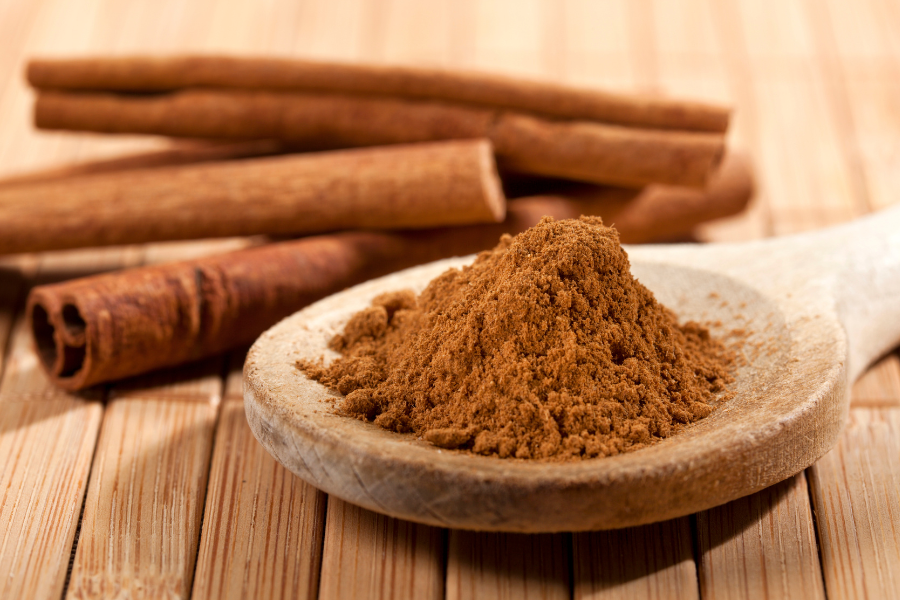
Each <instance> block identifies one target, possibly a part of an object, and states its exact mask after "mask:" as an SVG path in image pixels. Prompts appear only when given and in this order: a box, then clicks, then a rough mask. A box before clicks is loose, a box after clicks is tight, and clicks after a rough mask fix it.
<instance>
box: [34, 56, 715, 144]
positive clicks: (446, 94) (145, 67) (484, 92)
mask: <svg viewBox="0 0 900 600" xmlns="http://www.w3.org/2000/svg"><path fill="white" fill-rule="evenodd" d="M27 78H28V81H29V83H31V85H33V86H34V87H36V88H39V89H59V90H62V89H68V90H106V91H127V92H149V91H171V90H176V89H181V88H189V87H209V88H238V89H240V88H243V89H257V90H278V91H319V92H343V93H353V94H371V95H390V96H398V97H406V98H415V99H430V100H447V101H454V102H465V103H469V104H473V105H481V106H487V107H492V108H504V109H512V110H517V111H523V112H531V113H535V114H539V115H544V116H549V117H556V118H564V119H581V120H593V121H601V122H606V123H613V124H619V125H627V126H634V127H647V128H652V129H680V130H685V131H708V132H718V133H722V132H724V131H725V130H726V129H727V127H728V110H727V109H725V108H723V107H720V106H714V105H711V104H706V103H702V102H688V101H676V100H669V99H665V98H659V97H649V96H640V95H626V94H613V93H608V92H603V91H599V90H589V89H582V88H576V87H570V86H563V85H557V84H551V83H543V82H537V81H528V80H523V79H515V78H511V77H504V76H502V75H494V74H486V73H473V72H453V71H441V70H435V69H421V68H410V67H397V66H378V65H354V64H346V63H326V62H314V61H304V60H289V59H277V58H237V57H230V56H172V57H138V56H135V57H122V58H80V59H62V60H60V59H57V60H48V59H44V60H32V61H30V62H29V63H28V67H27Z"/></svg>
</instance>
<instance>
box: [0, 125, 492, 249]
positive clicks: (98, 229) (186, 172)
mask: <svg viewBox="0 0 900 600" xmlns="http://www.w3.org/2000/svg"><path fill="white" fill-rule="evenodd" d="M504 210H505V201H504V197H503V192H502V189H501V187H500V180H499V177H498V175H497V173H496V168H495V165H494V159H493V153H492V151H491V146H490V143H489V142H487V141H485V140H461V141H450V142H432V143H426V144H411V145H397V146H390V147H379V148H367V149H356V150H342V151H333V152H322V153H312V154H293V155H285V156H275V157H265V158H253V159H245V160H240V161H218V162H211V163H205V164H192V165H181V166H173V167H158V168H155V169H149V170H148V169H145V170H130V171H129V170H126V171H122V172H118V173H105V174H98V175H87V176H81V177H75V178H70V179H67V180H63V181H51V182H48V183H41V184H31V185H27V186H26V185H18V186H13V187H10V188H0V254H5V253H13V252H33V251H42V250H58V249H65V248H80V247H86V246H103V245H113V244H124V243H129V244H131V243H142V242H154V241H163V240H184V239H197V238H212V237H230V236H241V235H253V234H262V233H267V234H305V233H315V232H323V231H335V230H338V229H423V228H429V227H436V226H443V225H464V224H471V223H483V222H492V221H494V222H496V221H501V220H503V215H504Z"/></svg>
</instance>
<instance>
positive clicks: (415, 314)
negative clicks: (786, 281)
mask: <svg viewBox="0 0 900 600" xmlns="http://www.w3.org/2000/svg"><path fill="white" fill-rule="evenodd" d="M331 347H332V348H333V349H335V350H336V351H338V352H340V353H341V355H342V356H341V357H340V358H338V359H336V360H334V361H333V362H332V363H331V364H330V365H329V366H327V367H324V366H323V365H322V364H321V363H320V364H313V363H310V362H302V363H298V366H299V367H300V368H301V369H302V370H303V371H304V372H305V373H307V374H308V375H310V376H311V377H313V378H315V379H317V380H318V381H320V382H322V383H323V384H325V385H326V386H327V387H329V388H331V389H334V390H337V391H339V392H340V393H341V394H344V398H343V400H342V401H341V402H340V403H339V405H338V407H337V409H338V412H339V413H342V414H345V415H348V416H354V417H358V418H360V419H365V420H369V421H374V422H375V424H377V425H379V426H381V427H384V428H385V429H389V430H392V431H397V432H414V433H416V434H418V435H420V436H422V437H423V438H424V439H426V440H428V441H429V442H431V443H432V444H434V445H436V446H439V447H442V448H459V449H466V450H469V451H471V452H474V453H477V454H484V455H494V456H500V457H503V458H506V457H516V458H523V459H527V458H536V459H552V460H569V459H579V458H590V457H597V456H610V455H614V454H618V453H621V452H626V451H630V450H636V449H638V448H642V447H644V446H646V445H648V444H650V443H652V442H654V441H656V440H659V439H661V438H665V437H668V436H670V435H672V434H673V433H675V432H676V431H678V429H679V427H681V426H683V425H685V424H688V423H692V422H694V421H696V420H698V419H702V418H703V417H705V416H707V415H709V414H710V412H711V411H712V410H713V406H714V403H715V400H716V397H717V394H719V393H720V392H723V391H724V390H725V386H726V384H727V383H729V382H730V381H731V377H730V376H729V374H728V369H729V365H730V364H731V362H732V361H733V354H732V353H731V352H730V351H729V350H728V349H727V348H726V347H725V346H724V345H723V344H722V343H720V342H718V341H717V340H715V339H713V338H711V337H710V334H709V332H708V331H707V330H706V329H705V328H703V327H702V326H700V325H698V324H697V323H692V322H691V323H686V324H684V325H679V324H678V322H677V319H676V317H675V315H674V314H673V313H672V312H671V311H670V310H668V309H667V308H665V307H664V306H662V305H661V304H659V303H658V302H657V301H656V300H655V298H654V297H653V294H652V293H651V292H650V291H649V290H647V288H645V287H644V286H643V285H641V284H640V283H639V282H638V281H636V280H635V279H634V277H632V275H631V272H630V266H629V262H628V256H627V254H626V253H625V251H624V250H623V249H622V248H621V246H620V245H619V239H618V234H617V233H616V231H615V230H614V229H612V228H609V227H605V226H604V225H603V223H602V221H601V220H600V219H599V218H597V217H581V218H580V219H577V220H574V219H573V220H565V221H554V220H553V219H552V218H549V217H545V218H544V219H543V220H542V221H541V222H540V224H538V225H537V226H536V227H534V228H532V229H530V230H528V231H526V232H524V233H522V234H520V235H518V236H516V237H510V236H504V237H503V238H502V239H501V240H500V243H499V245H498V246H497V247H496V248H494V249H493V250H491V251H488V252H483V253H482V254H481V255H479V256H478V258H477V259H476V260H475V262H474V263H473V264H472V265H471V266H469V267H463V268H462V269H451V270H449V271H447V272H445V273H444V274H442V275H441V276H439V277H437V278H436V279H435V280H433V281H432V282H431V283H430V284H429V285H428V287H427V288H426V289H425V290H424V291H423V292H422V294H421V295H419V296H418V297H416V296H415V294H414V293H413V292H411V291H408V290H407V291H401V292H392V293H388V294H383V295H381V296H379V297H377V298H375V300H374V301H373V302H372V306H371V307H369V308H367V309H365V310H363V311H361V312H359V313H357V314H356V315H354V316H353V317H352V318H351V319H350V321H349V322H348V323H347V325H346V327H345V329H344V332H343V333H342V334H340V335H338V336H336V337H335V338H334V339H333V340H332V341H331Z"/></svg>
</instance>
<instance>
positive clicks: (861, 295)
mask: <svg viewBox="0 0 900 600" xmlns="http://www.w3.org/2000/svg"><path fill="white" fill-rule="evenodd" d="M809 241H810V242H812V244H811V245H810V247H808V248H807V249H806V250H807V251H808V252H813V253H821V254H819V256H809V257H808V258H809V259H811V260H812V261H814V262H818V263H819V264H820V265H821V266H823V267H826V268H828V267H830V268H831V269H832V273H833V277H831V278H830V281H831V286H832V294H833V297H834V300H835V303H836V307H837V311H838V316H839V317H840V320H841V322H842V323H843V325H844V327H845V329H846V331H847V337H848V343H849V350H850V352H849V365H848V375H849V381H855V380H856V378H857V377H858V376H859V375H861V374H862V372H863V371H864V370H865V368H866V367H867V366H868V365H869V364H871V363H872V362H873V361H874V360H876V359H877V358H879V357H880V356H881V355H883V354H884V353H886V352H887V351H888V350H890V349H891V348H894V347H895V346H897V345H898V344H900V206H896V207H892V208H889V209H886V210H882V211H879V212H876V213H873V214H871V215H868V216H866V217H863V218H861V219H858V220H856V221H853V222H851V223H847V224H846V225H841V226H838V227H834V228H831V229H826V230H822V231H818V232H815V233H813V234H810V240H809ZM823 262H824V263H825V264H824V265H823V264H822V263H823Z"/></svg>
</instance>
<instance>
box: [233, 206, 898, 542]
mask: <svg viewBox="0 0 900 600" xmlns="http://www.w3.org/2000/svg"><path fill="white" fill-rule="evenodd" d="M628 253H629V256H630V257H631V261H632V270H633V272H634V274H635V275H636V276H637V277H638V278H639V279H640V280H641V281H642V282H643V283H644V284H645V285H647V287H649V288H650V289H651V290H652V291H653V292H654V293H655V294H656V296H657V298H658V299H659V300H660V301H661V302H662V303H663V304H665V305H666V306H669V307H670V308H672V309H673V310H675V312H676V313H677V314H678V315H679V316H680V317H681V318H682V319H684V320H688V319H694V320H700V321H705V322H707V323H715V325H713V326H712V330H713V332H714V334H716V335H719V336H725V335H728V334H729V332H731V331H733V330H736V329H738V330H744V331H745V332H747V333H749V338H748V339H747V343H746V344H745V346H744V351H745V353H746V355H747V358H748V364H746V365H745V366H743V367H741V368H740V369H739V370H738V371H737V373H736V378H737V381H736V383H735V384H734V385H733V386H732V390H733V391H734V392H736V394H735V396H734V398H732V399H730V400H727V401H725V402H724V403H723V404H722V405H721V406H720V407H719V408H718V409H717V410H716V411H714V412H713V413H712V414H711V415H710V416H709V417H707V418H706V419H703V420H701V421H699V422H697V423H695V424H693V425H692V426H689V427H687V428H685V429H684V430H683V431H681V432H679V433H678V434H676V435H674V436H672V437H670V438H668V439H666V440H663V441H661V442H659V443H657V444H655V445H653V446H650V447H649V448H645V449H642V450H638V451H635V452H630V453H626V454H623V455H619V456H614V457H609V458H597V459H590V460H583V461H577V462H570V463H549V462H537V461H534V462H530V461H525V460H514V459H499V458H488V457H483V456H474V455H470V454H465V453H462V452H457V451H448V450H441V449H438V448H436V447H434V446H431V445H430V444H428V443H426V442H424V441H422V440H417V439H415V437H414V436H412V435H401V434H396V433H390V432H387V431H384V430H382V429H380V428H378V427H376V426H375V425H372V424H369V423H364V422H361V421H358V420H355V419H351V418H346V417H341V416H337V415H335V414H333V400H334V399H335V398H336V397H337V394H335V393H334V392H330V391H328V390H326V389H325V388H324V387H323V386H322V385H320V384H318V383H315V382H313V381H311V380H309V379H307V378H306V377H305V376H304V375H303V374H302V373H300V371H298V370H297V369H296V367H295V361H296V360H297V359H298V358H301V357H303V358H311V359H316V358H318V357H320V356H323V355H324V356H326V357H332V356H335V354H334V353H333V352H331V351H330V350H328V349H327V347H326V343H327V341H328V340H329V339H330V338H331V336H332V335H334V334H335V333H336V332H338V331H339V330H341V329H342V328H343V325H344V323H345V322H346V321H347V319H348V317H349V316H350V315H351V314H353V313H355V312H356V311H358V310H360V309H362V308H364V307H366V306H368V305H369V302H370V300H371V299H372V298H373V297H374V296H375V295H377V294H379V293H381V292H384V291H387V290H396V289H402V288H412V289H414V290H415V291H417V292H418V291H420V290H421V289H422V288H424V286H425V285H426V284H427V283H428V281H430V280H431V279H432V278H433V277H435V276H436V275H438V274H439V273H441V272H443V271H444V270H446V269H447V268H449V267H457V266H460V265H464V264H467V263H469V262H470V261H471V260H472V258H473V257H471V256H469V257H464V258H456V259H450V260H445V261H440V262H436V263H431V264H429V265H425V266H422V267H417V268H413V269H408V270H406V271H402V272H400V273H396V274H394V275H390V276H388V277H383V278H381V279H377V280H374V281H370V282H368V283H365V284H363V285H359V286H356V287H354V288H351V289H349V290H346V291H344V292H341V293H339V294H336V295H334V296H331V297H329V298H326V299H325V300H322V301H320V302H318V303H316V304H313V305H312V306H309V307H308V308H306V309H304V310H302V311H300V312H299V313H297V314H295V315H293V316H291V317H289V318H287V319H285V320H284V321H282V322H281V323H279V324H278V325H276V326H275V327H273V328H272V329H270V330H269V331H268V332H266V333H265V334H263V335H262V337H260V338H259V340H257V342H256V343H255V344H254V346H253V348H252V349H251V350H250V354H249V356H248V357H247V362H246V364H245V366H244V382H245V383H244V397H245V409H246V413H247V419H248V421H249V423H250V427H251V428H252V429H253V432H254V433H255V434H256V437H257V438H258V439H259V441H260V442H261V443H262V444H263V446H265V447H266V448H267V449H268V450H269V452H271V453H272V454H273V455H274V456H275V457H276V458H277V459H278V460H279V461H280V462H281V463H282V464H284V465H285V466H286V467H287V468H288V469H290V470H291V471H293V472H294V473H296V474H297V475H299V476H300V477H302V478H303V479H305V480H306V481H308V482H310V483H311V484H313V485H315V486H316V487H318V488H321V489H322V490H325V491H326V492H328V493H329V494H334V495H336V496H338V497H339V498H342V499H344V500H347V501H349V502H352V503H354V504H358V505H360V506H364V507H366V508H369V509H371V510H374V511H377V512H381V513H385V514H388V515H392V516H395V517H400V518H403V519H409V520H412V521H418V522H421V523H428V524H431V525H438V526H444V527H457V528H465V529H478V530H493V531H518V532H550V531H581V530H593V529H612V528H618V527H627V526H631V525H639V524H642V523H649V522H653V521H660V520H664V519H670V518H673V517H678V516H682V515H686V514H690V513H693V512H696V511H699V510H703V509H706V508H710V507H712V506H716V505H719V504H722V503H725V502H728V501H730V500H733V499H735V498H738V497H741V496H744V495H747V494H750V493H753V492H756V491H758V490H760V489H763V488H765V487H767V486H770V485H772V484H774V483H776V482H778V481H781V480H782V479H785V478H787V477H789V476H791V475H793V474H795V473H797V472H799V471H801V470H803V469H804V468H806V467H808V466H809V465H811V464H812V463H813V462H814V461H815V460H816V459H817V458H819V457H820V456H822V455H823V454H824V453H825V452H826V451H827V450H828V449H829V448H831V447H832V446H833V445H834V444H835V442H836V441H837V438H838V434H839V433H840V431H841V427H842V425H843V423H844V421H845V420H846V417H847V410H848V404H849V394H848V388H849V383H850V382H852V381H853V380H854V379H856V377H857V376H858V375H859V374H860V373H861V372H862V371H863V370H864V369H865V367H866V366H867V365H868V364H869V363H870V362H871V361H872V360H873V359H875V358H877V357H878V356H880V355H881V354H883V353H884V352H886V351H887V350H889V349H890V348H892V347H893V346H894V345H896V344H897V343H898V342H900V209H892V210H889V211H885V212H881V213H877V214H875V215H872V216H870V217H867V218H864V219H860V220H858V221H856V222H853V223H850V224H848V225H844V226H840V227H835V228H832V229H827V230H823V231H818V232H813V233H809V234H803V235H795V236H791V237H784V238H776V239H770V240H761V241H755V242H749V243H741V244H714V245H676V246H641V247H629V248H628Z"/></svg>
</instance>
